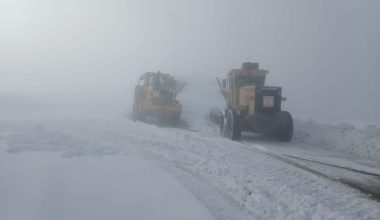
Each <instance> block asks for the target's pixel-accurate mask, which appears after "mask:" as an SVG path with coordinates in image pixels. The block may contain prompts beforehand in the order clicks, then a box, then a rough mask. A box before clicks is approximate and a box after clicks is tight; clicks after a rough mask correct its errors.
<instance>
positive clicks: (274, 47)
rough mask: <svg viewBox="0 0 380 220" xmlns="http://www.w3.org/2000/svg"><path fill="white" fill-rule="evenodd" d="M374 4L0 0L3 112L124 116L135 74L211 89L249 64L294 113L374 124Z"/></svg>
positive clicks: (378, 35)
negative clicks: (162, 75) (167, 76)
mask: <svg viewBox="0 0 380 220" xmlns="http://www.w3.org/2000/svg"><path fill="white" fill-rule="evenodd" d="M379 10H380V2H379V1H376V0H373V1H371V0H367V1H356V0H349V1H347V0H335V1H327V0H324V1H303V0H302V1H301V0H298V1H295V0H293V1H280V0H278V1H274V0H269V1H268V0H265V1H264V0H263V1H253V0H251V1H216V0H215V1H211V0H195V1H175V0H166V1H163V0H161V1H156V0H139V1H137V0H136V1H128V0H109V1H94V0H66V1H54V0H1V1H0V104H1V109H2V111H5V112H7V113H9V112H12V113H18V114H24V115H25V112H28V111H29V109H33V111H36V112H41V111H44V112H47V111H50V112H61V113H62V112H71V113H75V112H76V111H78V112H79V111H81V112H85V113H86V114H87V113H88V114H91V113H92V112H101V113H102V114H105V115H107V114H108V116H110V115H121V114H124V113H125V112H127V111H128V109H130V104H131V99H132V95H133V89H134V85H135V83H136V82H137V79H138V77H139V75H140V74H142V73H143V72H146V71H157V70H160V71H162V72H167V73H171V74H173V75H176V76H177V78H179V79H182V80H186V81H187V82H188V83H189V85H190V84H193V85H199V86H208V85H209V86H213V87H214V88H213V89H217V85H216V83H215V77H216V76H223V75H225V74H226V73H227V71H228V70H229V69H232V68H239V67H240V65H241V63H242V62H245V61H253V62H260V66H261V67H262V68H264V69H268V70H269V71H270V73H269V75H268V78H267V83H268V84H271V85H277V86H282V87H283V93H284V95H285V96H287V97H288V102H287V104H286V108H287V109H288V110H289V111H290V112H292V114H293V115H294V117H295V118H314V119H317V120H322V121H342V120H365V121H369V122H379V121H380V117H379V116H378V114H379V112H380V102H379V98H378V97H377V95H379V94H380V89H379V88H378V84H379V83H380V76H379V72H380V62H379V60H380V59H379V58H380V28H379V24H378V22H379V21H380V14H379V13H378V11H379ZM208 83H209V84H208ZM191 88H194V86H193V87H191V86H189V87H188V89H191ZM189 93H191V91H187V94H189ZM214 98H215V97H211V96H210V97H207V96H203V97H202V99H210V100H213V99H214ZM194 105H196V103H194ZM46 106H49V107H46ZM31 111H32V110H31ZM204 111H205V112H207V111H208V109H204ZM29 113H30V112H29Z"/></svg>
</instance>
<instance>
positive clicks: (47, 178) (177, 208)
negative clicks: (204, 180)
mask: <svg viewBox="0 0 380 220" xmlns="http://www.w3.org/2000/svg"><path fill="white" fill-rule="evenodd" d="M48 150H50V149H48ZM0 177H1V178H0V195H1V198H0V219H7V220H12V219H14V220H21V219H57V220H58V219H162V220H167V219H173V220H174V219H213V217H212V215H211V214H210V212H209V211H208V210H207V209H206V208H205V207H204V206H203V205H202V204H201V203H200V202H198V200H197V199H196V198H195V197H194V196H193V195H192V194H191V193H190V192H189V191H188V190H187V189H186V188H185V187H184V186H182V185H181V184H180V183H179V182H178V181H177V180H176V179H175V178H173V177H172V175H170V174H168V173H167V172H166V171H164V170H162V169H160V168H159V167H158V166H156V165H155V164H154V163H152V162H150V161H148V160H145V159H143V158H141V157H137V156H134V155H127V156H109V157H85V158H80V159H79V158H66V159H64V158H62V157H60V156H59V155H56V154H52V153H41V152H40V153H38V154H37V153H32V154H7V155H4V154H2V155H1V166H0Z"/></svg>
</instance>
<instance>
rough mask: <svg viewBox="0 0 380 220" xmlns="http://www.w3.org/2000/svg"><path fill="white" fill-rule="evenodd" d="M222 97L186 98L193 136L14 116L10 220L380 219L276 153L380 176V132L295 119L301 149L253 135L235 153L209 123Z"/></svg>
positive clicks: (5, 160)
mask: <svg viewBox="0 0 380 220" xmlns="http://www.w3.org/2000/svg"><path fill="white" fill-rule="evenodd" d="M195 85H196V86H195ZM215 85H216V84H215ZM210 88H213V89H210ZM217 93H218V90H217V87H210V86H209V84H208V83H204V84H202V83H201V82H199V83H198V84H195V83H189V84H188V88H187V89H186V90H185V91H184V92H183V93H181V94H180V95H179V99H180V100H181V102H182V104H183V109H184V112H183V118H184V119H185V120H186V122H187V123H188V124H189V126H190V128H191V129H177V128H167V127H166V128H165V127H158V126H155V125H152V124H145V123H141V122H133V121H131V120H130V119H128V118H126V117H120V118H118V117H113V118H112V117H109V118H107V119H105V118H98V117H93V118H91V117H89V116H84V115H82V114H81V115H78V116H77V117H71V116H70V117H62V118H61V119H56V118H57V117H55V118H54V117H53V116H51V117H50V116H49V117H45V118H44V117H43V113H42V114H41V115H39V116H38V117H36V118H34V119H32V118H31V117H30V115H29V116H24V118H22V117H18V116H17V115H15V117H8V116H6V117H4V119H1V120H0V146H1V153H0V219H52V218H53V219H106V218H109V219H222V220H224V219H225V220H227V219H228V220H230V219H378V216H380V203H379V202H377V201H375V200H373V199H371V198H370V197H369V196H368V195H366V194H364V193H362V192H360V191H359V190H357V189H354V188H352V187H349V186H348V185H345V184H342V183H341V182H339V181H334V180H333V179H328V178H324V177H322V176H318V175H314V174H313V173H310V172H307V171H306V170H303V169H300V168H297V167H295V166H292V165H291V164H288V163H285V162H284V161H281V160H277V159H275V158H274V157H272V156H271V155H270V154H268V153H271V154H272V153H273V154H276V155H290V156H294V157H302V158H306V159H310V160H317V161H322V162H326V163H333V164H336V165H339V166H344V167H348V168H353V169H358V170H363V171H368V172H372V173H380V153H379V152H380V150H379V149H380V144H379V143H380V139H379V137H380V135H379V134H380V132H379V128H378V127H376V126H375V125H370V126H366V127H364V128H360V127H358V126H354V125H351V124H348V123H340V124H336V123H335V124H327V123H319V122H315V121H310V120H309V121H302V120H295V136H294V139H293V141H292V142H290V143H281V142H277V141H274V140H270V139H267V138H264V137H262V136H257V135H252V134H244V136H243V140H242V141H241V142H233V141H230V140H228V139H225V138H222V137H220V135H219V131H218V126H216V125H214V124H213V123H212V122H210V121H209V120H208V109H210V108H212V107H215V106H216V107H223V100H222V98H221V96H220V95H219V94H217ZM210 97H211V98H210ZM216 97H218V98H216ZM35 114H38V113H35ZM17 118H18V119H17ZM47 118H48V119H47ZM26 119H27V120H26ZM298 162H300V161H298ZM302 164H303V165H305V166H308V167H312V168H313V169H316V170H318V171H321V172H326V173H327V174H329V175H332V176H333V177H336V178H337V179H339V178H341V177H344V178H346V177H350V178H351V177H353V179H355V180H356V179H361V178H362V177H361V175H354V176H352V175H353V174H352V173H350V172H347V173H342V172H341V171H339V169H332V168H329V167H328V166H325V165H321V164H318V165H316V164H313V163H311V162H302ZM363 178H365V177H363ZM371 181H375V182H374V183H379V182H376V181H377V180H376V179H373V180H372V179H371Z"/></svg>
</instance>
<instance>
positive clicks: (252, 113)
mask: <svg viewBox="0 0 380 220" xmlns="http://www.w3.org/2000/svg"><path fill="white" fill-rule="evenodd" d="M267 74H268V71H267V70H262V69H259V64H258V63H250V62H247V63H243V64H242V66H241V68H240V69H232V70H230V71H229V72H228V74H227V78H226V79H223V80H222V81H220V80H219V79H218V78H217V81H218V84H219V87H220V89H221V92H222V94H223V96H224V99H225V101H226V108H225V109H224V110H219V109H211V112H210V118H211V120H213V121H215V122H216V123H218V124H219V125H220V133H221V135H223V136H225V137H228V138H230V139H232V140H239V139H240V138H241V133H242V132H254V133H259V134H263V135H265V136H272V137H275V138H277V139H278V140H280V141H285V142H288V141H290V140H291V139H292V136H293V119H292V116H291V114H290V113H289V112H287V111H283V110H282V109H281V104H282V101H285V100H286V98H285V97H283V96H282V88H281V87H276V86H266V85H265V79H266V75H267Z"/></svg>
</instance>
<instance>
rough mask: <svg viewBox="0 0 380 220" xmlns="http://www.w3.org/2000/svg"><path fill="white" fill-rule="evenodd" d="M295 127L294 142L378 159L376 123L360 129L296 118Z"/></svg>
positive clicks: (379, 139)
mask: <svg viewBox="0 0 380 220" xmlns="http://www.w3.org/2000/svg"><path fill="white" fill-rule="evenodd" d="M295 129H296V131H295V136H294V140H295V142H301V143H305V144H309V145H313V146H318V147H320V148H324V149H329V150H334V151H338V152H344V153H348V154H352V155H356V156H360V157H366V158H371V159H374V160H378V161H380V128H378V127H377V126H376V125H368V126H366V127H365V128H364V129H361V128H357V127H356V126H355V125H352V124H348V123H340V124H338V125H334V124H321V123H317V122H315V121H312V120H310V121H300V120H297V121H296V123H295Z"/></svg>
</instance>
